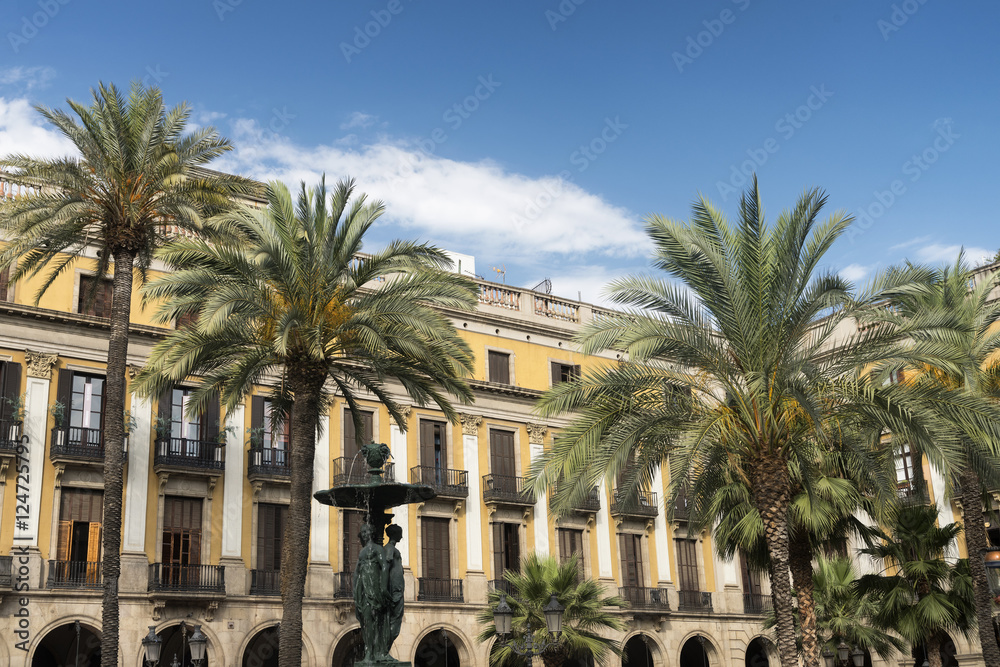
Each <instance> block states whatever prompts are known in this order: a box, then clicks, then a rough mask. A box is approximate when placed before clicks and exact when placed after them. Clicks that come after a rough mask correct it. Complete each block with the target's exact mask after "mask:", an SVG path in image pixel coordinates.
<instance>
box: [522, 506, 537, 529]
mask: <svg viewBox="0 0 1000 667" xmlns="http://www.w3.org/2000/svg"><path fill="white" fill-rule="evenodd" d="M534 515H535V508H534V507H525V508H524V514H522V515H521V523H523V524H524V525H528V521H529V520H530V519H531V517H533V516H534Z"/></svg>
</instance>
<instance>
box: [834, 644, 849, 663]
mask: <svg viewBox="0 0 1000 667" xmlns="http://www.w3.org/2000/svg"><path fill="white" fill-rule="evenodd" d="M850 654H851V647H850V646H848V645H847V642H845V641H844V640H843V639H841V640H840V643H839V644H837V658H838V659H839V660H840V662H847V658H848V656H849V655H850Z"/></svg>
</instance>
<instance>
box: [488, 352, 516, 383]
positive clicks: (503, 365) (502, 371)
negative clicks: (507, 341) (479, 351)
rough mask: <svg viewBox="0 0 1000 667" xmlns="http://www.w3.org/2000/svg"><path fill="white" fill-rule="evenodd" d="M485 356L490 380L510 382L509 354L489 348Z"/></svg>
mask: <svg viewBox="0 0 1000 667" xmlns="http://www.w3.org/2000/svg"><path fill="white" fill-rule="evenodd" d="M486 358H487V363H488V364H489V380H490V382H499V383H500V384H510V354H508V353H506V352H495V351H493V350H489V351H488V352H487V353H486Z"/></svg>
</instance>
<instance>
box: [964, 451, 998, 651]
mask: <svg viewBox="0 0 1000 667" xmlns="http://www.w3.org/2000/svg"><path fill="white" fill-rule="evenodd" d="M959 479H960V483H961V485H962V507H963V508H964V511H965V517H964V521H963V524H964V525H963V528H964V530H965V546H966V550H967V551H968V554H969V570H970V571H971V573H972V586H973V589H974V591H975V599H976V621H977V626H978V628H977V629H978V631H979V645H980V646H981V647H982V650H983V659H984V660H985V661H986V664H987V665H1000V646H998V645H997V639H996V635H995V634H994V632H993V596H992V595H991V594H990V583H989V580H988V579H987V578H986V565H985V564H984V563H983V551H984V550H985V549H986V548H987V547H988V540H987V537H986V526H985V524H984V523H983V515H982V512H981V510H980V508H981V507H982V496H981V494H982V487H981V485H980V483H979V476H978V475H976V471H975V470H973V469H971V468H966V469H965V470H963V471H962V474H961V476H960V478H959Z"/></svg>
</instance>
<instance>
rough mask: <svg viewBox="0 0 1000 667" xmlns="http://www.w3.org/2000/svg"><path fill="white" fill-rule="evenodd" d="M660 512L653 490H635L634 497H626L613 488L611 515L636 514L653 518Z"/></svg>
mask: <svg viewBox="0 0 1000 667" xmlns="http://www.w3.org/2000/svg"><path fill="white" fill-rule="evenodd" d="M659 513H660V508H659V506H658V505H657V501H656V493H655V492H654V491H637V492H636V493H635V495H634V497H631V498H628V497H626V496H625V494H624V493H622V492H621V491H619V490H618V489H615V491H614V493H613V494H612V497H611V515H612V516H636V517H646V518H653V517H655V516H656V515H657V514H659Z"/></svg>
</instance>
